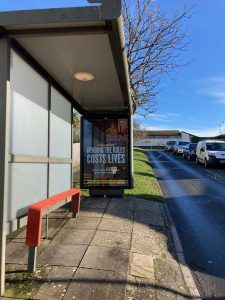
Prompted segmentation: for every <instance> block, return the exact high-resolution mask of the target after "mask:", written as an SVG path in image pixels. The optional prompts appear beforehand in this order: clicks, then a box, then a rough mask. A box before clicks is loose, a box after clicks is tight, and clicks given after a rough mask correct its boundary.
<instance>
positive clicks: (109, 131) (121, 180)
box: [81, 118, 130, 188]
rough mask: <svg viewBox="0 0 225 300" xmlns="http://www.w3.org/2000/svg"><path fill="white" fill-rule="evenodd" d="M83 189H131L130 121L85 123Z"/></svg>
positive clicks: (94, 121) (84, 120) (93, 120)
mask: <svg viewBox="0 0 225 300" xmlns="http://www.w3.org/2000/svg"><path fill="white" fill-rule="evenodd" d="M82 151H83V152H82V163H83V168H82V175H81V182H82V187H83V188H90V187H129V174H130V173H129V119H128V118H121V119H92V120H86V119H83V145H82Z"/></svg>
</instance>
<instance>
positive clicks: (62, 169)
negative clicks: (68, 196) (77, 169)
mask: <svg viewBox="0 0 225 300" xmlns="http://www.w3.org/2000/svg"><path fill="white" fill-rule="evenodd" d="M70 188H71V165H70V164H50V180H49V195H50V196H53V195H56V194H58V193H62V192H64V191H66V190H69V189H70Z"/></svg>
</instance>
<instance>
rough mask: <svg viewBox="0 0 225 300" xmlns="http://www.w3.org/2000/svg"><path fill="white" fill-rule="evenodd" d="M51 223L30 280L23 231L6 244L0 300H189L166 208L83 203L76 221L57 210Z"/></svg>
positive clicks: (130, 202)
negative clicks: (5, 280)
mask: <svg viewBox="0 0 225 300" xmlns="http://www.w3.org/2000/svg"><path fill="white" fill-rule="evenodd" d="M49 224H50V229H49V236H50V239H49V240H45V239H43V240H42V243H41V247H40V249H39V255H38V259H37V263H38V265H39V267H38V271H37V272H36V273H35V274H33V275H31V274H28V273H26V261H27V251H28V249H27V247H26V246H25V244H24V238H25V229H24V230H21V232H20V233H19V234H17V236H15V235H14V236H13V237H11V239H9V240H8V245H7V275H6V276H7V285H6V287H7V288H6V293H5V295H4V296H5V297H6V298H2V299H7V297H8V298H9V297H11V299H45V300H46V299H48V300H50V299H54V300H56V299H65V300H71V299H78V300H86V299H88V300H95V299H96V300H97V299H98V300H100V299H101V300H104V299H107V300H110V299H112V300H149V299H158V300H164V299H165V300H167V299H168V300H172V299H190V296H189V295H190V293H189V289H188V287H187V285H186V283H185V280H184V277H183V274H182V271H181V267H180V264H179V262H178V258H177V253H176V249H175V245H174V242H173V238H172V234H171V230H170V226H169V223H168V218H167V215H166V214H165V210H164V204H162V203H158V202H154V201H148V200H142V199H135V198H124V199H121V198H89V197H88V198H85V199H84V200H83V201H82V208H81V212H80V214H79V217H78V218H76V219H72V218H71V216H70V214H68V213H66V211H65V209H62V208H61V209H59V210H58V211H57V212H55V213H52V214H50V222H49ZM43 228H44V226H43ZM43 236H44V232H43Z"/></svg>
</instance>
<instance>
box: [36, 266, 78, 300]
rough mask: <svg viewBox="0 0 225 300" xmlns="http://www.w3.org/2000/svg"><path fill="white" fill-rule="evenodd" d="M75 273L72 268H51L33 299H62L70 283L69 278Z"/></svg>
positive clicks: (74, 269)
mask: <svg viewBox="0 0 225 300" xmlns="http://www.w3.org/2000/svg"><path fill="white" fill-rule="evenodd" d="M75 271H76V268H74V267H53V268H52V269H51V271H50V273H49V275H48V277H47V278H46V281H45V282H44V283H43V284H42V285H41V287H40V288H39V290H38V292H37V293H36V294H35V296H34V297H33V299H39V300H56V299H62V297H63V296H64V295H65V292H66V290H67V288H68V285H69V283H70V280H69V278H72V277H73V275H74V273H75Z"/></svg>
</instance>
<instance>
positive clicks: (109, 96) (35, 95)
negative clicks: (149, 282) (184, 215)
mask: <svg viewBox="0 0 225 300" xmlns="http://www.w3.org/2000/svg"><path fill="white" fill-rule="evenodd" d="M89 2H90V3H93V2H101V3H99V4H98V5H97V4H96V6H87V7H78V8H60V9H46V10H35V11H16V12H2V13H0V66H1V68H0V165H1V168H0V260H1V266H0V267H1V273H0V276H1V294H3V291H4V276H5V249H6V235H7V234H9V233H11V232H13V231H15V230H17V229H19V228H20V227H21V226H24V225H25V224H26V214H27V209H28V207H29V205H31V204H32V203H35V202H37V201H39V200H41V199H45V198H46V197H49V196H52V195H55V194H57V193H60V192H63V191H64V190H67V189H69V188H71V187H72V183H73V180H72V176H73V175H72V145H73V143H72V136H73V134H72V133H73V132H72V130H73V129H72V119H73V109H76V110H77V111H78V112H79V113H80V114H81V115H82V133H81V144H82V145H81V187H85V188H89V189H90V192H91V194H92V195H97V194H101V195H112V194H118V193H119V194H120V193H121V191H122V190H123V189H124V188H131V187H132V152H131V149H132V136H131V132H132V122H131V121H132V120H131V118H132V109H131V101H130V93H129V79H128V69H127V61H126V53H125V40H124V32H123V24H122V17H121V1H120V0H115V1H93V0H89ZM118 191H120V192H118Z"/></svg>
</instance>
